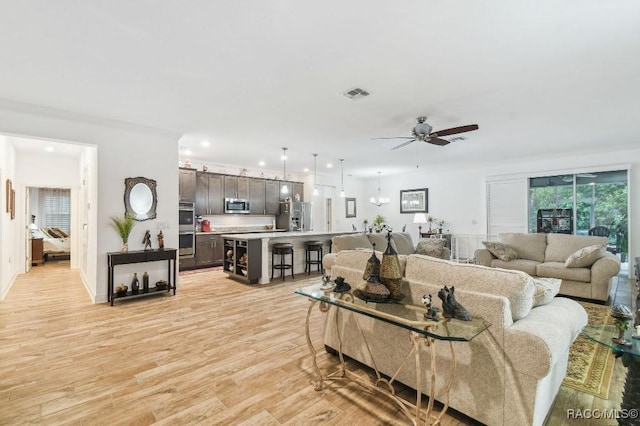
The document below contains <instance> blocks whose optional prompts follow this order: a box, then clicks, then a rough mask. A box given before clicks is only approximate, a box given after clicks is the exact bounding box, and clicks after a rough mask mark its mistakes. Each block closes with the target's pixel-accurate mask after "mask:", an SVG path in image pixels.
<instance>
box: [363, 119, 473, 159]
mask: <svg viewBox="0 0 640 426" xmlns="http://www.w3.org/2000/svg"><path fill="white" fill-rule="evenodd" d="M417 121H418V123H417V124H416V125H415V127H414V128H413V129H411V134H412V135H413V136H396V137H390V138H373V139H409V140H408V141H406V142H403V143H401V144H400V145H397V146H394V147H393V148H391V150H392V151H393V150H396V149H399V148H402V147H404V146H407V145H409V144H410V143H412V142H415V141H420V142H427V143H430V144H432V145H438V146H445V145H448V144H450V143H451V141H453V140H464V139H460V138H452V139H451V140H446V139H442V136H451V135H456V134H458V133H465V132H470V131H472V130H478V128H479V127H478V125H477V124H468V125H466V126H459V127H452V128H450V129H444V130H438V131H437V132H432V130H433V127H431V126H430V125H429V124H427V117H425V116H422V117H418V118H417Z"/></svg>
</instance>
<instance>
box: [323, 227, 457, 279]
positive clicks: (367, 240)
mask: <svg viewBox="0 0 640 426" xmlns="http://www.w3.org/2000/svg"><path fill="white" fill-rule="evenodd" d="M391 237H392V238H391V244H392V246H393V247H394V248H395V250H396V252H397V253H398V254H399V255H401V256H400V259H401V260H400V261H401V262H404V256H407V255H409V254H414V253H416V246H415V245H414V244H413V239H412V238H411V235H410V234H409V233H407V232H395V233H392V234H391ZM428 242H429V243H437V242H439V243H441V244H444V242H445V240H437V241H436V240H433V241H428ZM419 243H420V242H419ZM374 244H375V249H376V251H378V252H384V251H385V250H386V248H387V234H386V233H370V234H362V233H359V234H345V235H336V236H335V237H333V238H332V239H331V253H328V254H326V255H324V257H323V259H322V266H323V268H324V270H325V273H326V274H327V275H331V267H332V266H333V264H334V262H335V259H336V255H337V253H340V252H341V251H343V250H359V249H367V250H369V253H371V250H373V248H374ZM434 255H435V256H436V257H439V258H440V259H447V260H448V259H449V258H450V257H451V251H450V250H449V249H448V248H446V247H442V249H441V251H440V252H439V253H435V254H434Z"/></svg>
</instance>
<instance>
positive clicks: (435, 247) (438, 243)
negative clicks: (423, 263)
mask: <svg viewBox="0 0 640 426" xmlns="http://www.w3.org/2000/svg"><path fill="white" fill-rule="evenodd" d="M446 243H447V240H445V239H442V238H423V239H421V240H420V241H418V245H417V246H416V254H423V255H425V256H431V257H437V258H438V259H442V252H443V249H444V245H445V244H446Z"/></svg>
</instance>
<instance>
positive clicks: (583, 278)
mask: <svg viewBox="0 0 640 426" xmlns="http://www.w3.org/2000/svg"><path fill="white" fill-rule="evenodd" d="M536 275H537V276H539V277H548V278H560V279H561V280H569V281H580V282H585V283H590V282H591V269H589V268H567V267H566V266H564V262H544V263H541V264H539V265H538V267H537V268H536Z"/></svg>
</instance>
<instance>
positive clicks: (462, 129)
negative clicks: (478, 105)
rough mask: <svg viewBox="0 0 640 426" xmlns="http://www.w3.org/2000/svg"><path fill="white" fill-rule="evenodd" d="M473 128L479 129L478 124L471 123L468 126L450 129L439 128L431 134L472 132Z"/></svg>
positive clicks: (445, 134) (442, 134) (437, 135)
mask: <svg viewBox="0 0 640 426" xmlns="http://www.w3.org/2000/svg"><path fill="white" fill-rule="evenodd" d="M472 130H478V125H477V124H469V125H468V126H460V127H452V128H450V129H444V130H438V131H437V132H433V133H430V134H429V136H435V137H439V136H449V135H455V134H457V133H464V132H470V131H472Z"/></svg>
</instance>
